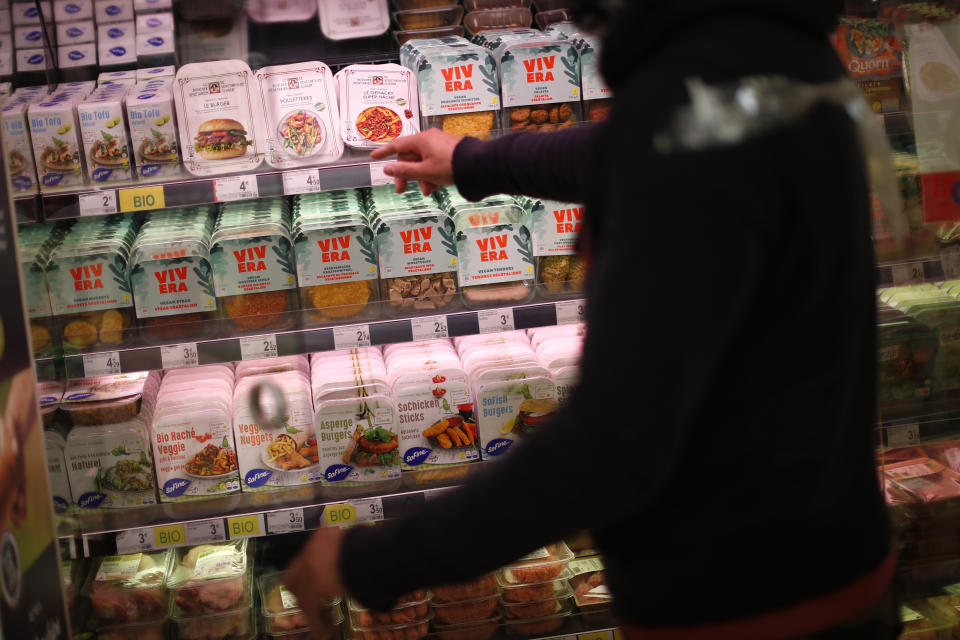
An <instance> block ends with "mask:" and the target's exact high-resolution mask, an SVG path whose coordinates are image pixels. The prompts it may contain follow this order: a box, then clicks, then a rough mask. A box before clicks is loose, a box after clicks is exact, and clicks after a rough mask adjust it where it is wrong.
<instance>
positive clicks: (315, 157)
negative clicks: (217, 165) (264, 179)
mask: <svg viewBox="0 0 960 640" xmlns="http://www.w3.org/2000/svg"><path fill="white" fill-rule="evenodd" d="M256 77H257V82H258V84H259V90H260V99H261V100H262V102H263V111H264V113H265V114H266V117H267V133H266V142H267V162H268V163H270V166H272V167H276V168H278V169H288V168H290V167H298V166H309V165H314V164H317V163H320V162H330V161H332V160H336V159H337V158H339V157H340V156H341V155H342V154H343V140H342V138H341V137H340V111H339V107H338V105H337V87H336V84H335V83H334V79H333V74H332V73H331V72H330V68H329V67H327V65H325V64H323V63H322V62H302V63H298V64H288V65H282V66H274V67H263V68H262V69H260V70H259V71H257V74H256Z"/></svg>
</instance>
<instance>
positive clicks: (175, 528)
mask: <svg viewBox="0 0 960 640" xmlns="http://www.w3.org/2000/svg"><path fill="white" fill-rule="evenodd" d="M181 544H187V532H186V531H185V530H184V528H183V525H182V524H171V525H169V526H166V527H154V528H153V546H154V547H155V548H160V547H175V546H177V545H181Z"/></svg>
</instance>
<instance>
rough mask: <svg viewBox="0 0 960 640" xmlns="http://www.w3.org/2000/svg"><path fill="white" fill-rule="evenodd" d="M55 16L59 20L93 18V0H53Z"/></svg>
mask: <svg viewBox="0 0 960 640" xmlns="http://www.w3.org/2000/svg"><path fill="white" fill-rule="evenodd" d="M53 17H54V20H56V21H57V22H58V23H59V22H69V21H70V20H88V19H91V18H93V0H53Z"/></svg>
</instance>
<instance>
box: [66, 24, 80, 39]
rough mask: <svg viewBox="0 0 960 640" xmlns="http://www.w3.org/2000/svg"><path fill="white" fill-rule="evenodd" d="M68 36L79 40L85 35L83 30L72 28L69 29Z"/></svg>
mask: <svg viewBox="0 0 960 640" xmlns="http://www.w3.org/2000/svg"><path fill="white" fill-rule="evenodd" d="M67 35H68V36H70V37H71V38H79V37H80V36H82V35H83V29H78V28H77V27H70V28H69V29H67Z"/></svg>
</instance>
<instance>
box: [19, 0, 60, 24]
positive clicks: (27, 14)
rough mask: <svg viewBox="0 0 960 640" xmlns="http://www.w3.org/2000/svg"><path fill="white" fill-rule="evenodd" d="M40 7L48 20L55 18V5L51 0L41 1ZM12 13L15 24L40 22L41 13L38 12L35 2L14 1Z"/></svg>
mask: <svg viewBox="0 0 960 640" xmlns="http://www.w3.org/2000/svg"><path fill="white" fill-rule="evenodd" d="M40 8H41V9H42V10H43V17H44V18H46V19H47V20H50V19H51V18H53V6H52V5H51V4H50V0H43V1H42V2H40ZM10 15H11V17H12V18H13V24H14V25H22V24H40V14H39V13H38V12H37V5H36V4H35V3H33V2H14V3H13V4H12V5H10Z"/></svg>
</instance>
